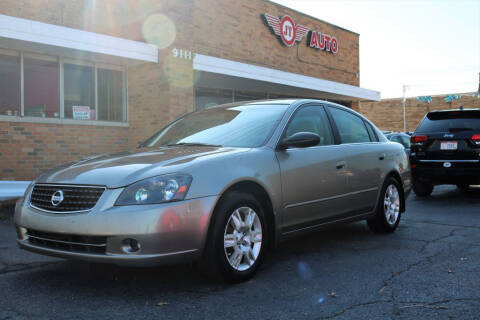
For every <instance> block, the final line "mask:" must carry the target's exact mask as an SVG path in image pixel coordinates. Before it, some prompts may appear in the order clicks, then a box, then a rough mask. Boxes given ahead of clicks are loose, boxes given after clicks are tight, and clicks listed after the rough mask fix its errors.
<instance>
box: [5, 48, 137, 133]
mask: <svg viewBox="0 0 480 320" xmlns="http://www.w3.org/2000/svg"><path fill="white" fill-rule="evenodd" d="M0 53H1V54H5V55H9V56H17V57H19V61H20V113H19V115H18V116H13V115H12V116H9V115H0V121H6V122H29V123H59V124H84V125H97V126H121V127H128V126H129V117H128V82H127V80H128V79H127V77H128V76H127V70H128V68H127V67H126V66H123V65H115V64H108V63H102V62H94V61H88V60H81V59H75V58H70V57H63V56H53V55H47V54H41V53H35V52H30V51H28V52H27V51H23V50H12V49H7V48H0ZM24 58H33V59H39V60H45V61H56V62H57V65H58V92H59V94H58V97H57V98H58V102H59V110H58V111H59V117H58V118H55V117H45V118H43V117H31V116H25V90H24V83H25V72H24V66H25V64H24ZM65 63H68V64H73V65H80V66H89V67H92V68H93V76H94V83H93V90H94V107H95V119H94V120H78V119H71V118H65V81H64V80H65V78H64V64H65ZM98 68H100V69H108V70H115V71H121V72H122V120H121V121H110V120H98V81H97V79H98Z"/></svg>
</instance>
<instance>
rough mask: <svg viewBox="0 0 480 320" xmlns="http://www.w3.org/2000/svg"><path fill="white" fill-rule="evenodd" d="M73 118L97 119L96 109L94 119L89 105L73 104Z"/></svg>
mask: <svg viewBox="0 0 480 320" xmlns="http://www.w3.org/2000/svg"><path fill="white" fill-rule="evenodd" d="M72 111H73V119H77V120H93V119H95V110H92V111H93V115H94V118H93V119H92V112H91V110H90V107H88V106H72Z"/></svg>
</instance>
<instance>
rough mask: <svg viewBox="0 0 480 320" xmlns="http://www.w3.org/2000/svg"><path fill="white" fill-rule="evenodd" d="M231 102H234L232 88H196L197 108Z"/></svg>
mask: <svg viewBox="0 0 480 320" xmlns="http://www.w3.org/2000/svg"><path fill="white" fill-rule="evenodd" d="M231 102H233V91H232V90H223V89H207V88H197V89H196V90H195V108H196V109H197V110H202V109H206V108H209V107H213V106H216V105H219V104H224V103H231Z"/></svg>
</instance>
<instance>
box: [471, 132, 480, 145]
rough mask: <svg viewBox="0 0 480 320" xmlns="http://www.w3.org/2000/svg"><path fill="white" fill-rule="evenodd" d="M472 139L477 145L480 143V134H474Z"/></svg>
mask: <svg viewBox="0 0 480 320" xmlns="http://www.w3.org/2000/svg"><path fill="white" fill-rule="evenodd" d="M472 141H473V143H475V144H476V145H477V146H478V145H480V134H474V135H473V136H472Z"/></svg>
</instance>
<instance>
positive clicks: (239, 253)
mask: <svg viewBox="0 0 480 320" xmlns="http://www.w3.org/2000/svg"><path fill="white" fill-rule="evenodd" d="M262 235H263V234H262V224H261V222H260V218H259V217H258V215H257V213H256V212H255V211H254V210H253V209H252V208H250V207H241V208H238V209H236V210H235V211H233V213H232V214H231V215H230V218H229V219H228V222H227V225H226V227H225V232H224V237H223V238H224V241H223V246H224V249H225V255H226V257H227V260H228V262H229V264H230V266H231V267H232V268H233V269H235V270H237V271H245V270H248V269H250V268H251V267H252V266H253V264H254V263H255V262H256V261H257V259H258V256H259V255H260V249H261V247H262Z"/></svg>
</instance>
